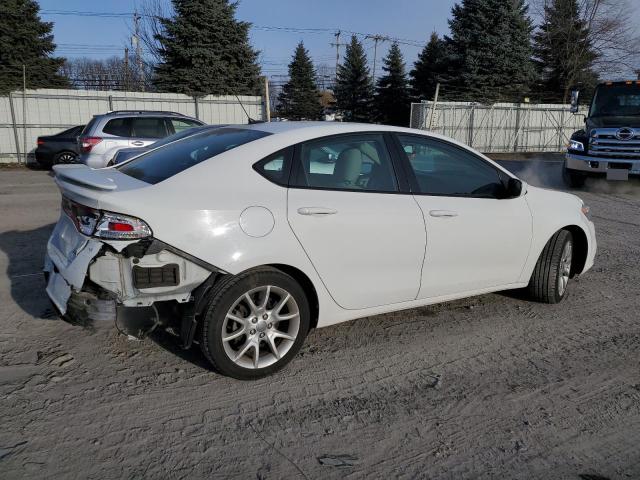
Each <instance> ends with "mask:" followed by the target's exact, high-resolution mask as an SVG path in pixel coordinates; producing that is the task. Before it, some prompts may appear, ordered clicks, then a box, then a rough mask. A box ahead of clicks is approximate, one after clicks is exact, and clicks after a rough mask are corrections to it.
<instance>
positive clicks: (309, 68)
mask: <svg viewBox="0 0 640 480" xmlns="http://www.w3.org/2000/svg"><path fill="white" fill-rule="evenodd" d="M278 102H279V105H278V111H279V112H280V113H281V114H282V116H283V117H285V118H289V119H291V120H317V119H319V118H320V115H321V113H322V106H321V105H320V92H319V91H318V87H317V86H316V73H315V69H314V68H313V62H312V61H311V58H310V57H309V52H308V51H307V49H306V48H304V44H303V43H302V42H300V43H299V44H298V46H297V47H296V51H295V53H294V54H293V59H292V60H291V63H289V81H288V82H287V83H286V84H285V85H284V86H283V87H282V92H281V93H280V95H279V96H278Z"/></svg>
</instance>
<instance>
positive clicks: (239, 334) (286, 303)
mask: <svg viewBox="0 0 640 480" xmlns="http://www.w3.org/2000/svg"><path fill="white" fill-rule="evenodd" d="M299 330H300V310H299V309H298V304H297V303H296V301H295V299H294V298H293V295H291V294H290V293H289V292H287V291H286V290H284V289H283V288H280V287H277V286H275V285H265V286H262V287H258V288H254V289H252V290H249V291H248V292H246V293H244V294H242V295H241V296H240V297H239V298H238V299H237V300H236V301H235V302H234V303H233V305H232V306H231V308H230V309H229V311H228V312H227V314H226V316H225V319H224V322H222V345H223V346H224V351H225V353H226V354H227V356H228V357H229V359H231V361H232V362H234V363H235V364H236V365H239V366H241V367H243V368H251V369H255V368H265V367H268V366H269V365H273V364H274V363H276V362H277V361H278V360H280V359H281V358H282V357H284V356H285V355H286V354H287V352H288V351H289V350H291V347H292V346H293V344H294V343H295V340H296V338H297V337H298V331H299Z"/></svg>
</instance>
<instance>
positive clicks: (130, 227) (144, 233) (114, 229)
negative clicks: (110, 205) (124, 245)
mask: <svg viewBox="0 0 640 480" xmlns="http://www.w3.org/2000/svg"><path fill="white" fill-rule="evenodd" d="M94 236H95V237H99V238H105V239H109V240H138V239H140V238H147V237H150V236H151V229H150V228H149V225H147V224H146V223H145V222H143V221H142V220H140V219H139V218H135V217H130V216H128V215H121V214H119V213H111V212H103V213H102V217H100V221H99V222H98V226H97V227H96V231H95V233H94Z"/></svg>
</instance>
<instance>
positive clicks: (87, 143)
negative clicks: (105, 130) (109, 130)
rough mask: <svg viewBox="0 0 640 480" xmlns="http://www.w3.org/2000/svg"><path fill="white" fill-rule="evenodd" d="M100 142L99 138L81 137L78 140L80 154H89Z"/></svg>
mask: <svg viewBox="0 0 640 480" xmlns="http://www.w3.org/2000/svg"><path fill="white" fill-rule="evenodd" d="M101 141H102V139H101V138H100V137H81V138H80V151H81V152H82V153H89V152H90V151H91V149H92V148H93V147H95V146H96V145H97V144H99V143H100V142H101Z"/></svg>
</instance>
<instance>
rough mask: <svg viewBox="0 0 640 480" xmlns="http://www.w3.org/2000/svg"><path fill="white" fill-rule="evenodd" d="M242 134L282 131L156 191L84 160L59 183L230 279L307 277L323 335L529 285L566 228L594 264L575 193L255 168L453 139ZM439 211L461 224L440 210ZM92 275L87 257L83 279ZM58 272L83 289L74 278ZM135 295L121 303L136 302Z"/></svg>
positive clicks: (307, 126)
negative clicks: (455, 192) (339, 183)
mask: <svg viewBox="0 0 640 480" xmlns="http://www.w3.org/2000/svg"><path fill="white" fill-rule="evenodd" d="M236 128H249V129H256V130H262V131H266V132H270V133H272V134H273V135H269V136H266V137H264V138H261V139H258V140H255V141H253V142H250V143H248V144H245V145H242V146H239V147H236V148H234V149H232V150H229V151H227V152H224V153H222V154H219V155H217V156H216V157H215V158H212V159H210V160H207V161H204V162H202V163H200V164H197V165H195V166H193V167H191V168H189V169H187V170H184V171H183V172H181V173H178V174H177V175H174V176H173V177H170V178H168V179H166V180H164V181H162V182H160V183H157V184H155V185H149V184H146V183H144V182H141V181H139V180H136V179H134V178H131V177H129V176H127V175H125V174H123V173H121V172H120V171H119V170H117V169H114V168H107V169H102V170H99V171H95V170H90V169H88V168H87V167H86V166H82V165H69V166H66V165H65V166H57V167H55V171H56V174H57V178H56V181H57V183H58V185H59V186H60V188H61V190H62V191H63V194H64V195H65V196H67V197H69V198H71V199H73V200H75V201H77V202H79V203H81V204H83V205H87V206H90V207H93V208H99V209H102V210H105V211H110V212H118V213H121V214H125V215H131V216H135V217H137V218H140V219H143V220H144V221H145V222H146V223H147V224H148V225H149V226H150V227H151V230H152V231H153V237H154V238H156V239H158V240H161V241H162V242H164V243H165V244H167V245H169V246H171V247H173V248H175V249H178V250H179V251H182V252H185V253H186V254H188V255H189V256H192V257H194V258H195V259H198V260H199V261H202V262H205V263H206V264H208V265H211V266H214V267H215V268H216V269H219V270H220V271H222V272H225V273H228V274H232V275H233V274H238V273H241V272H244V271H246V270H248V269H252V268H255V267H258V266H263V265H286V266H288V267H292V268H295V269H297V270H299V271H300V272H302V273H303V274H304V275H305V276H306V277H307V278H308V279H309V280H310V282H311V283H312V285H313V287H314V289H315V292H316V294H317V297H318V305H319V318H318V321H317V326H318V327H323V326H327V325H332V324H335V323H339V322H342V321H346V320H350V319H354V318H358V317H363V316H368V315H374V314H379V313H385V312H390V311H395V310H401V309H405V308H413V307H417V306H421V305H428V304H433V303H438V302H442V301H448V300H452V299H456V298H463V297H467V296H472V295H477V294H482V293H487V292H492V291H498V290H503V289H509V288H519V287H524V286H526V285H527V283H528V281H529V278H530V276H531V273H532V271H533V268H534V266H535V263H536V260H537V258H538V256H539V255H540V252H541V251H542V249H543V248H544V245H545V243H546V242H547V241H548V239H549V238H550V237H551V236H552V235H553V234H554V232H556V231H557V230H559V229H561V228H564V227H567V226H574V227H575V228H578V229H580V230H581V231H583V232H584V234H585V235H586V238H587V242H588V251H587V259H586V262H585V266H584V268H583V269H582V272H580V273H583V272H584V271H586V270H588V269H589V268H590V267H591V266H592V265H593V258H594V255H595V250H596V241H595V231H594V227H593V223H591V222H590V221H589V220H588V219H587V218H586V217H585V216H584V215H583V214H582V213H581V211H580V208H581V206H582V202H581V201H580V199H578V198H577V197H575V196H573V195H570V194H567V193H561V192H553V191H548V190H543V189H538V188H534V187H531V186H527V185H526V184H525V186H524V188H523V191H522V195H521V196H520V197H518V198H514V199H510V200H486V199H460V198H454V197H438V198H435V197H430V196H427V195H423V196H420V195H412V194H409V193H404V194H401V193H399V194H379V193H368V192H338V191H320V190H313V189H296V188H290V189H287V188H285V187H282V186H279V185H276V184H274V183H272V182H270V181H269V180H267V179H265V178H264V177H262V176H261V175H260V174H258V173H257V172H255V171H254V170H253V169H252V166H253V165H254V164H255V163H256V162H257V161H258V160H260V159H262V158H264V157H266V156H268V155H269V154H271V153H274V152H277V151H279V150H280V149H282V148H285V147H288V146H290V145H294V144H297V143H299V142H303V141H306V140H310V139H316V138H320V137H323V136H327V135H335V134H340V133H350V132H367V131H377V132H408V133H412V134H416V135H424V136H429V137H434V138H438V139H442V140H446V141H448V142H450V143H452V144H455V145H458V146H460V147H462V148H467V147H465V146H464V145H462V144H460V143H458V142H455V141H454V140H451V139H448V138H445V137H442V136H439V135H434V134H430V133H427V132H424V131H416V130H410V129H402V128H396V127H387V126H380V125H375V126H372V125H359V124H332V123H313V122H282V123H270V124H257V125H249V126H238V127H236ZM474 153H475V154H476V155H480V154H478V153H477V152H474ZM483 158H484V159H485V161H487V162H489V163H491V164H492V165H494V166H495V167H496V168H498V169H500V170H502V171H504V172H505V174H506V175H508V176H510V177H514V175H512V174H511V173H509V172H508V171H506V170H504V169H503V168H502V167H500V166H499V165H497V164H495V163H494V162H492V161H491V160H490V159H488V158H486V157H483ZM125 164H126V162H125ZM514 178H515V177H514ZM114 186H115V188H112V187H114ZM466 200H469V201H466ZM316 208H319V209H327V210H329V211H333V210H335V213H332V214H326V213H327V212H322V211H321V212H317V211H314V210H313V209H316ZM256 209H260V210H256ZM305 209H311V210H305ZM266 211H268V212H269V214H270V215H271V219H269V218H268V215H266V214H265V213H266ZM442 211H444V212H445V214H446V213H447V212H455V213H456V214H457V216H454V217H448V216H446V215H445V216H444V217H443V216H438V214H439V213H438V212H440V213H442ZM243 212H244V213H243ZM247 212H250V214H249V215H247ZM258 212H260V213H258ZM308 213H311V214H308ZM314 213H315V214H314ZM318 213H319V214H318ZM433 214H435V215H436V216H433ZM64 217H65V215H64V214H63V215H62V218H61V222H64V221H65V220H64ZM54 236H55V233H54ZM69 236H70V237H76V238H75V239H72V240H69V241H71V242H75V243H78V242H80V243H82V241H84V242H85V243H90V242H94V241H96V240H94V239H90V238H89V237H85V236H83V235H81V234H80V233H78V232H75V233H74V234H73V235H69ZM78 239H80V240H78ZM56 242H59V239H54V238H53V237H52V240H51V241H50V244H49V249H48V252H49V257H51V260H52V261H53V263H54V264H55V265H56V268H58V270H60V268H59V267H60V266H59V265H58V263H56V262H57V261H58V262H60V260H56V259H55V258H53V257H52V253H54V250H53V245H54V244H55V243H56ZM103 243H108V244H109V245H112V246H114V245H119V246H117V247H116V248H115V249H116V250H117V251H121V250H122V248H124V246H125V245H127V244H128V243H132V242H103ZM72 263H73V262H72ZM86 269H87V267H86V266H85V264H84V262H82V263H79V264H78V265H77V268H76V269H75V272H74V275H78V274H81V273H82V272H83V271H85V272H86ZM67 270H68V268H67ZM100 274H101V273H100V272H97V273H96V275H100ZM60 275H62V276H63V277H64V280H65V281H66V282H67V283H68V284H70V288H74V289H76V290H78V286H77V283H75V284H73V283H71V282H70V277H68V276H67V273H65V271H63V270H60ZM54 277H56V278H57V276H54ZM98 280H99V279H98ZM55 282H59V279H56V280H55ZM134 293H135V292H134ZM167 298H171V292H165V293H164V294H163V296H162V299H163V300H164V299H167ZM174 298H175V299H177V300H178V299H184V289H181V290H180V289H176V293H175V297H174ZM134 299H135V296H134V297H131V296H128V297H127V298H126V300H127V301H128V302H130V303H131V302H132V301H133V300H134ZM119 300H121V301H122V300H124V298H122V299H119ZM150 301H153V298H152V297H149V296H146V297H145V304H148V303H149V302H150ZM181 301H182V300H181Z"/></svg>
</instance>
